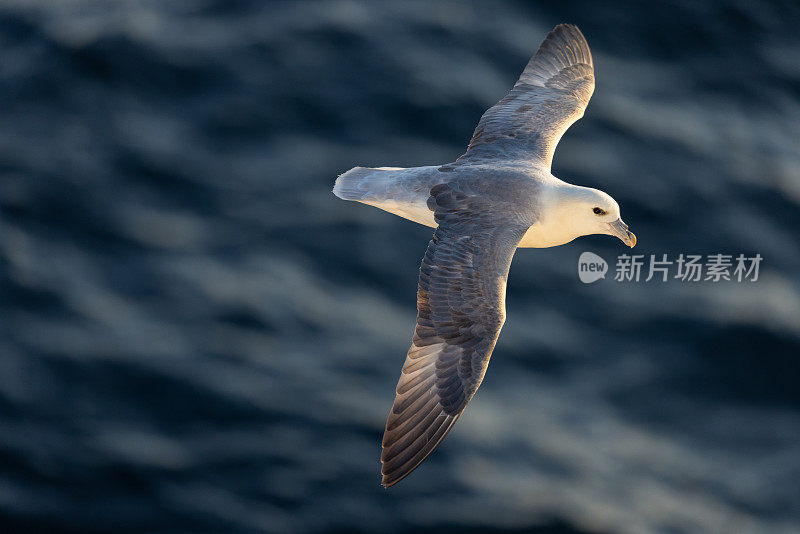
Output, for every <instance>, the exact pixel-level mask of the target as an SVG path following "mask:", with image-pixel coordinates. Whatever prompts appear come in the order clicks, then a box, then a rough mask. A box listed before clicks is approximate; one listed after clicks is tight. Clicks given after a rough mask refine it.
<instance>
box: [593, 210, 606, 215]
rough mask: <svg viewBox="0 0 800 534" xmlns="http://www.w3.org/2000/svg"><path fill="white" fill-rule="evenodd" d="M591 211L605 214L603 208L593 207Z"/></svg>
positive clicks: (596, 213)
mask: <svg viewBox="0 0 800 534" xmlns="http://www.w3.org/2000/svg"><path fill="white" fill-rule="evenodd" d="M592 211H593V212H594V213H595V215H605V214H606V212H605V210H603V209H600V208H594V209H593V210H592Z"/></svg>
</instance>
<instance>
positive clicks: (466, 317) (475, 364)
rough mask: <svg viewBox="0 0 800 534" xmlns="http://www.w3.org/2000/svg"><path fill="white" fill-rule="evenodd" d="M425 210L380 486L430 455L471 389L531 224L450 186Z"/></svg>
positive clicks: (439, 189) (501, 316)
mask: <svg viewBox="0 0 800 534" xmlns="http://www.w3.org/2000/svg"><path fill="white" fill-rule="evenodd" d="M506 206H507V207H508V209H504V208H505V207H506ZM428 207H429V208H430V209H431V210H433V211H434V215H435V218H436V222H437V223H438V225H439V226H438V228H437V229H436V232H435V233H434V234H433V239H431V241H430V243H429V244H428V250H427V251H426V252H425V257H424V258H423V260H422V266H421V267H420V272H419V290H418V293H417V310H418V314H417V325H416V328H415V330H414V338H413V341H412V345H411V348H410V349H409V351H408V355H407V357H406V361H405V364H404V365H403V371H402V374H401V375H400V380H399V381H398V383H397V396H396V397H395V401H394V405H393V406H392V411H391V412H390V413H389V419H388V421H387V422H386V431H385V433H384V435H383V453H382V454H381V462H382V463H383V468H382V470H381V473H382V475H383V479H382V484H383V485H384V486H391V485H392V484H394V483H396V482H398V481H399V480H401V479H402V478H404V477H405V476H407V475H408V474H409V473H410V472H411V471H413V470H414V469H415V468H416V467H417V466H419V464H420V463H422V461H423V460H425V458H427V457H428V455H429V454H430V453H431V452H433V450H434V449H436V447H437V446H438V445H439V443H441V441H442V439H444V437H445V436H446V435H447V433H448V432H449V431H450V429H451V428H452V426H453V424H454V423H455V422H456V420H457V419H458V417H459V415H460V414H461V412H462V411H463V410H464V408H465V407H466V405H467V402H469V400H470V399H471V398H472V396H473V395H474V394H475V391H476V390H477V389H478V386H479V385H480V383H481V380H483V375H484V373H485V372H486V366H487V365H488V363H489V357H490V356H491V354H492V349H494V345H495V343H496V341H497V337H498V335H499V334H500V328H501V327H502V326H503V322H504V321H505V291H506V278H507V276H508V269H509V266H510V265H511V259H512V257H513V256H514V251H515V250H516V248H517V245H518V244H519V241H520V240H521V239H522V236H523V235H524V234H525V231H526V230H527V229H528V227H529V226H530V224H531V222H530V221H524V220H521V216H520V215H519V213H518V211H519V210H518V209H514V205H513V203H511V202H508V203H507V204H505V205H504V203H503V202H498V201H497V200H496V199H495V200H492V201H491V202H490V199H488V198H486V196H485V195H483V194H475V193H474V192H471V191H469V189H468V186H466V185H463V184H462V185H459V184H457V183H448V184H441V185H437V186H435V187H434V188H433V189H431V197H430V199H429V200H428Z"/></svg>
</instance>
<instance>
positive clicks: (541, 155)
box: [333, 24, 636, 486]
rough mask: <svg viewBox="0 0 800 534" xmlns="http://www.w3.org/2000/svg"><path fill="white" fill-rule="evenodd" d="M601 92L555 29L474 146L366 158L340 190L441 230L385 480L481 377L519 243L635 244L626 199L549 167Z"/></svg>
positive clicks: (420, 449)
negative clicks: (426, 158) (444, 156)
mask: <svg viewBox="0 0 800 534" xmlns="http://www.w3.org/2000/svg"><path fill="white" fill-rule="evenodd" d="M593 91H594V69H593V66H592V54H591V52H589V45H588V44H586V39H585V38H584V37H583V34H582V33H581V32H580V30H579V29H578V28H577V27H576V26H572V25H570V24H560V25H558V26H556V27H555V29H553V31H551V32H550V33H549V34H548V35H547V38H545V40H544V42H543V43H542V45H541V46H540V47H539V50H538V51H537V52H536V54H535V55H534V56H533V58H532V59H531V60H530V62H528V65H527V66H526V67H525V70H524V71H523V72H522V75H521V76H520V78H519V80H518V81H517V83H516V84H514V87H513V88H512V89H511V92H510V93H508V94H507V95H506V97H505V98H503V99H502V100H501V101H500V102H498V103H497V104H495V105H494V106H492V107H491V108H489V110H488V111H486V113H484V114H483V116H482V117H481V120H480V122H478V127H477V128H476V129H475V133H474V134H473V135H472V139H471V140H470V142H469V147H468V148H467V151H466V152H465V153H464V155H462V156H461V157H460V158H458V159H457V160H456V161H454V162H453V163H447V164H445V165H433V166H430V167H413V168H408V169H404V168H398V167H377V168H365V167H356V168H354V169H351V170H349V171H347V172H346V173H344V174H342V175H341V176H339V178H338V179H337V180H336V185H335V186H334V188H333V192H334V193H335V194H336V196H338V197H339V198H342V199H344V200H355V201H357V202H361V203H363V204H369V205H371V206H375V207H377V208H380V209H382V210H386V211H388V212H389V213H394V214H396V215H399V216H400V217H404V218H406V219H410V220H412V221H416V222H418V223H421V224H424V225H426V226H430V227H433V228H436V231H435V232H434V233H433V238H432V239H431V241H430V243H429V244H428V250H427V251H426V252H425V256H424V257H423V259H422V266H421V267H420V270H419V288H418V291H417V324H416V327H415V329H414V337H413V339H412V342H411V348H410V349H409V351H408V355H407V356H406V361H405V364H404V365H403V370H402V373H401V375H400V380H399V381H398V383H397V390H396V392H397V396H396V397H395V400H394V405H393V406H392V410H391V412H389V418H388V420H387V421H386V430H385V432H384V434H383V452H382V454H381V462H382V464H383V467H382V469H381V474H382V484H383V485H384V486H391V485H392V484H395V483H396V482H398V481H399V480H402V479H403V478H404V477H406V476H407V475H408V474H409V473H411V472H412V471H413V470H414V469H416V468H417V467H418V466H419V465H420V464H421V463H422V462H423V461H424V460H425V458H427V457H428V455H430V454H431V453H432V452H433V451H434V450H435V449H436V447H438V446H439V444H440V443H441V442H442V440H443V439H444V437H445V436H446V435H447V433H448V432H449V431H450V429H451V428H452V427H453V425H454V424H455V422H456V421H457V420H458V417H459V416H460V415H461V413H462V412H463V411H464V408H465V407H466V406H467V403H468V402H469V400H470V399H471V398H472V396H473V395H474V394H475V391H476V390H477V389H478V386H479V385H480V384H481V380H483V375H484V373H485V372H486V367H487V365H488V364H489V357H490V356H491V354H492V349H494V346H495V343H496V342H497V337H498V336H499V334H500V328H501V327H502V326H503V322H504V321H505V291H506V279H507V277H508V269H509V266H510V265H511V258H512V257H513V256H514V251H515V250H516V249H517V247H536V248H543V247H554V246H557V245H562V244H564V243H568V242H570V241H572V240H573V239H575V238H576V237H579V236H582V235H589V234H608V235H612V236H616V237H618V238H619V239H621V240H622V241H623V242H624V243H625V244H626V245H628V246H630V247H633V246H634V245H635V244H636V236H634V235H633V233H631V232H630V231H629V230H628V227H627V225H626V224H625V223H624V222H622V219H621V218H620V213H619V205H618V204H617V202H616V201H615V200H614V199H613V198H611V197H610V196H609V195H607V194H606V193H604V192H602V191H598V190H597V189H591V188H588V187H580V186H577V185H572V184H568V183H566V182H563V181H561V180H559V179H558V178H556V177H555V176H553V175H552V174H551V173H550V164H551V162H552V160H553V151H554V150H555V148H556V144H557V143H558V140H559V139H561V136H562V135H563V134H564V132H565V131H566V130H567V128H569V126H570V125H571V124H572V123H573V122H575V121H576V120H578V119H579V118H581V117H582V116H583V112H584V110H585V109H586V105H587V104H588V103H589V98H590V97H591V96H592V92H593Z"/></svg>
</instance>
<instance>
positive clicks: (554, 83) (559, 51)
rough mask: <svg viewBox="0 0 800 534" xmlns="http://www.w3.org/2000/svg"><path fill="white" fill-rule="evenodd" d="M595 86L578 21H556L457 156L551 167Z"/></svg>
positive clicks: (589, 59)
mask: <svg viewBox="0 0 800 534" xmlns="http://www.w3.org/2000/svg"><path fill="white" fill-rule="evenodd" d="M593 92H594V67H593V64H592V53H591V52H590V51H589V45H588V44H587V43H586V39H585V38H584V37H583V34H582V33H581V31H580V30H579V29H578V28H577V27H576V26H573V25H571V24H559V25H558V26H556V27H555V28H554V29H553V31H551V32H550V33H549V34H548V35H547V38H545V40H544V42H542V45H541V46H540V47H539V50H538V51H537V52H536V54H535V55H534V56H533V58H531V60H530V61H529V62H528V65H527V66H526V67H525V70H524V71H523V73H522V75H521V76H520V77H519V80H518V81H517V83H516V84H515V85H514V88H513V89H511V92H509V93H508V95H506V97H505V98H503V99H502V100H501V101H500V102H498V103H497V104H495V105H494V106H492V107H491V108H489V109H488V110H487V111H486V113H484V114H483V116H482V117H481V120H480V122H479V123H478V127H477V128H476V129H475V133H473V135H472V140H471V141H470V143H469V148H467V152H466V153H464V155H463V156H461V157H460V158H459V161H460V162H462V163H472V162H482V161H487V160H488V161H491V160H502V159H516V160H528V161H532V162H535V163H537V164H538V165H541V166H543V167H544V168H546V169H548V170H549V169H550V165H551V163H552V161H553V152H554V151H555V149H556V145H557V144H558V141H559V139H561V136H562V135H564V132H565V131H567V128H569V127H570V126H571V125H572V124H573V123H574V122H575V121H577V120H578V119H580V118H581V117H583V112H584V111H585V110H586V106H587V105H588V104H589V99H590V98H591V97H592V93H593Z"/></svg>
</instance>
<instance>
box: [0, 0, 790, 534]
mask: <svg viewBox="0 0 800 534" xmlns="http://www.w3.org/2000/svg"><path fill="white" fill-rule="evenodd" d="M559 22H572V23H575V24H578V25H579V26H580V27H581V29H582V30H583V32H584V33H585V34H586V36H587V39H588V41H589V44H590V45H591V47H592V50H593V54H594V59H595V65H596V77H597V89H596V91H595V95H594V98H593V100H592V102H591V104H590V106H589V109H588V111H587V113H586V115H585V117H584V118H583V120H581V121H580V122H579V123H578V124H576V125H575V126H574V127H573V128H571V129H570V130H569V132H568V133H567V134H566V135H565V137H564V139H563V140H562V142H561V144H560V146H559V149H558V151H557V152H556V157H555V162H554V166H553V171H554V174H556V175H557V176H560V177H561V178H563V179H565V180H566V181H569V182H573V183H578V184H582V185H588V186H593V187H600V188H602V189H604V190H606V191H608V192H609V193H610V194H612V195H613V196H614V197H615V198H616V199H617V200H618V201H619V202H620V204H621V206H622V210H623V215H624V218H625V219H626V222H628V224H630V225H631V228H632V229H633V230H634V231H635V232H636V233H637V235H638V237H639V245H638V246H637V248H636V249H635V252H636V253H639V254H645V255H649V254H658V255H660V254H665V253H666V254H669V255H670V256H672V257H674V256H676V255H677V254H680V253H687V254H688V253H694V254H715V253H725V254H739V253H744V254H747V255H753V254H756V253H759V254H761V255H762V257H763V258H764V260H763V263H762V265H761V271H760V276H759V280H758V281H757V282H755V283H747V282H742V283H737V282H721V283H711V282H700V283H688V282H680V281H675V280H673V281H670V282H666V283H660V282H655V281H651V282H650V283H644V282H640V283H622V282H615V281H614V280H612V279H611V277H608V278H607V279H606V280H602V281H600V282H597V283H595V284H592V285H584V284H582V283H580V282H579V281H578V279H577V275H576V271H577V258H578V256H579V255H580V253H581V252H583V251H585V250H591V251H594V252H596V253H598V254H600V255H601V256H603V257H605V258H606V259H608V260H609V261H610V262H613V260H614V258H615V257H616V256H617V255H618V254H621V253H623V252H625V250H624V248H623V246H622V245H621V244H620V243H619V242H618V241H616V240H613V239H611V238H607V237H601V236H594V237H590V238H583V239H580V240H578V241H577V242H574V243H571V244H569V245H566V246H563V247H558V248H554V249H550V250H521V251H520V252H519V253H518V254H517V256H516V258H515V260H514V265H513V266H512V269H511V276H510V283H509V292H508V318H507V322H506V326H505V329H504V331H503V334H502V336H501V338H500V342H499V344H498V346H497V349H496V350H495V353H494V357H493V359H492V363H491V365H490V367H489V370H488V373H487V376H486V379H485V381H484V384H483V386H482V388H481V390H480V392H479V393H478V395H477V396H476V398H475V400H474V401H473V402H472V403H471V404H470V406H469V408H468V409H467V411H466V413H465V415H464V417H462V418H461V420H460V422H459V424H458V425H457V426H456V428H455V430H454V431H453V432H452V434H451V435H450V436H449V437H448V439H447V440H445V442H444V444H443V446H442V447H441V448H440V449H439V450H438V451H437V452H436V453H435V454H434V455H433V456H432V457H431V458H430V459H429V460H428V461H427V462H426V463H425V465H423V467H421V468H420V469H419V470H418V471H417V472H415V473H414V474H413V475H412V476H411V477H409V478H408V479H407V480H405V481H404V482H403V483H401V484H400V485H398V486H396V487H393V488H391V489H390V490H384V489H382V488H381V487H380V486H379V478H378V470H379V463H378V456H379V443H380V437H381V432H382V428H383V424H384V420H385V417H386V414H387V413H388V410H389V407H390V406H391V403H392V399H393V395H394V391H393V389H394V386H395V383H396V380H397V376H398V373H399V371H400V366H401V365H402V361H403V358H404V355H405V351H406V350H407V348H408V343H409V340H410V334H411V330H412V326H413V322H414V318H415V308H414V306H415V291H416V277H417V269H418V265H419V261H420V259H421V257H422V254H423V252H424V250H425V246H426V244H427V241H428V239H429V238H430V234H431V231H430V229H428V228H423V227H421V226H418V225H415V224H413V223H411V222H408V221H405V220H402V219H400V218H397V217H394V216H391V215H389V214H386V213H384V212H381V211H378V210H375V209H372V208H369V207H367V206H362V205H358V204H353V203H346V202H342V201H339V200H338V199H336V198H335V197H334V196H333V195H332V194H331V193H330V189H331V187H332V184H333V180H334V179H335V178H336V176H337V174H339V173H341V172H344V171H346V170H347V169H349V168H351V167H353V166H356V165H365V166H381V165H390V166H417V165H427V164H435V163H444V162H448V161H452V160H453V159H455V158H456V157H457V156H459V155H460V154H461V153H462V152H463V150H464V147H465V146H466V143H467V141H468V139H469V137H470V135H471V133H472V129H473V128H474V126H475V124H476V123H477V120H478V118H479V117H480V115H481V113H482V112H483V111H484V109H486V108H487V107H489V106H490V105H491V104H493V103H494V102H495V101H497V100H498V99H500V98H501V97H502V96H503V95H504V94H505V93H506V91H508V89H509V88H510V87H511V86H512V85H513V83H514V81H515V80H516V78H517V76H518V75H519V73H520V72H521V70H522V68H523V66H524V65H525V63H526V61H527V60H528V58H529V57H530V55H532V54H533V52H534V51H535V50H536V48H537V47H538V45H539V43H540V42H541V40H542V39H543V38H544V36H545V34H546V33H547V31H548V30H549V29H551V28H552V27H553V26H554V25H555V24H557V23H559ZM799 24H800V7H798V4H797V3H794V2H785V3H782V4H773V3H769V2H753V1H743V0H742V1H736V0H725V1H721V2H714V3H701V2H688V1H685V2H670V3H660V4H650V3H639V2H634V3H628V2H619V3H603V4H602V6H601V5H600V4H599V3H595V2H566V3H558V4H555V5H550V4H548V5H547V6H544V5H538V4H530V3H523V2H504V3H480V4H469V3H458V2H443V3H433V2H402V3H401V2H395V3H381V2H370V3H361V2H351V1H336V2H326V3H271V2H256V1H254V0H237V1H223V0H217V1H212V0H205V1H201V0H185V1H168V2H165V1H150V2H144V1H139V2H137V1H117V2H102V1H89V0H70V1H63V2H54V1H45V0H36V1H25V2H23V1H21V0H18V1H8V2H3V4H2V6H1V7H0V50H1V51H2V54H0V103H1V104H2V106H0V109H2V114H1V117H2V118H0V530H2V531H3V532H81V533H87V532H165V533H166V532H170V533H172V532H276V533H277V532H300V533H318V532H333V531H337V532H371V531H376V532H387V533H388V532H391V533H394V532H410V531H415V530H420V529H427V528H436V529H437V530H438V531H440V532H465V531H466V532H484V531H487V529H489V528H491V529H495V531H497V532H500V531H503V532H505V531H509V532H512V531H514V532H516V531H531V532H540V533H545V532H549V533H554V532H560V533H564V532H567V533H590V532H591V533H624V534H627V533H631V534H633V533H637V534H638V533H646V532H658V533H683V532H685V533H700V532H702V533H709V532H714V533H716V532H719V533H723V532H724V533H728V532H742V533H744V532H748V533H749V532H753V533H792V532H798V531H800V482H799V481H800V387H798V376H800V281H799V280H798V273H799V272H800V247H798V241H800V235H799V234H800V232H799V230H798V229H800V35H799V34H800V32H799V31H798V25H799ZM612 268H613V266H612Z"/></svg>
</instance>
